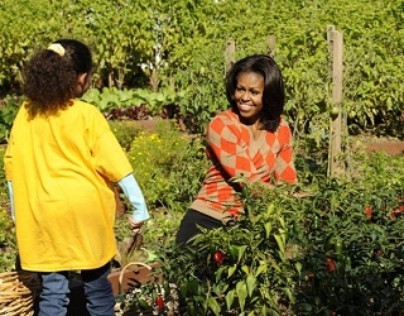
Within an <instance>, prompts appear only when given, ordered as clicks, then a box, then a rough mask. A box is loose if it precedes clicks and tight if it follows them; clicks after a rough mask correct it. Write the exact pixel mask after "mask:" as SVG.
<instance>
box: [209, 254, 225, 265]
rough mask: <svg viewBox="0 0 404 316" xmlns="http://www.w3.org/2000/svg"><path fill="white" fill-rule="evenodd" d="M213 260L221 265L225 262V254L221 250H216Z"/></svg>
mask: <svg viewBox="0 0 404 316" xmlns="http://www.w3.org/2000/svg"><path fill="white" fill-rule="evenodd" d="M212 258H213V260H214V261H215V262H216V263H217V264H218V265H219V266H220V265H222V264H223V262H224V259H225V254H224V253H223V251H221V250H216V251H215V252H214V253H213V255H212Z"/></svg>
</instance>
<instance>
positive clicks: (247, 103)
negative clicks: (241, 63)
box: [234, 72, 264, 124]
mask: <svg viewBox="0 0 404 316" xmlns="http://www.w3.org/2000/svg"><path fill="white" fill-rule="evenodd" d="M263 94H264V76H263V75H261V74H259V73H256V72H242V73H240V74H239V75H238V76H237V87H236V91H235V92H234V99H235V101H236V104H237V109H238V110H239V112H240V116H241V117H242V118H243V119H245V120H246V121H247V122H249V123H250V124H253V123H256V122H257V121H258V120H259V117H260V113H261V110H262V107H263V103H262V97H263Z"/></svg>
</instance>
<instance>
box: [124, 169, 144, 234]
mask: <svg viewBox="0 0 404 316" xmlns="http://www.w3.org/2000/svg"><path fill="white" fill-rule="evenodd" d="M118 184H119V186H120V187H121V189H122V191H123V193H124V194H125V195H126V196H127V197H128V200H129V201H130V203H131V204H132V206H133V208H134V210H133V212H132V214H131V215H130V216H129V218H128V221H129V225H130V227H131V229H132V230H137V229H139V228H140V227H141V226H142V225H143V224H144V221H146V220H148V219H149V218H150V215H149V212H148V211H147V206H146V202H145V200H144V196H143V193H142V191H141V190H140V187H139V185H138V183H137V182H136V179H135V177H134V176H133V174H132V173H130V174H129V175H127V176H126V177H124V178H122V179H121V180H120V181H119V182H118Z"/></svg>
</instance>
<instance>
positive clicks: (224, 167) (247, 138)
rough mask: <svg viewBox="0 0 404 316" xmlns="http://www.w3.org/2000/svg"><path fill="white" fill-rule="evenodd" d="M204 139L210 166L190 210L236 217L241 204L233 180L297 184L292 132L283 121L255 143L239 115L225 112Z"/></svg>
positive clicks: (213, 122)
mask: <svg viewBox="0 0 404 316" xmlns="http://www.w3.org/2000/svg"><path fill="white" fill-rule="evenodd" d="M206 138H207V155H208V158H209V159H210V161H211V166H210V167H209V169H208V172H207V175H206V177H205V179H204V181H203V183H202V188H201V190H200V191H199V193H198V195H197V197H196V201H195V202H194V203H193V204H192V205H191V208H193V209H196V210H198V211H201V212H205V213H206V212H210V211H212V210H215V211H220V212H228V213H230V214H232V215H235V216H237V215H238V214H239V213H240V212H242V204H241V202H240V201H239V200H237V190H236V189H235V186H237V185H238V184H234V183H232V181H231V180H232V179H233V178H240V177H243V178H245V180H246V181H247V182H255V181H262V182H269V181H270V180H271V179H272V177H274V179H275V180H277V181H284V182H288V183H296V182H297V175H296V169H295V167H294V162H293V154H292V136H291V131H290V128H289V125H288V124H287V122H286V121H285V120H284V119H281V121H280V125H279V127H278V129H277V131H276V132H269V131H267V132H265V134H262V135H261V136H260V137H259V138H258V139H256V140H254V139H253V137H252V134H251V133H250V131H249V129H248V128H247V127H246V126H245V125H243V124H241V123H240V121H239V118H238V115H237V114H235V113H234V112H233V111H232V110H227V111H225V112H222V113H220V114H218V115H217V116H216V117H214V118H213V119H212V121H211V122H210V124H209V126H208V130H207V134H206Z"/></svg>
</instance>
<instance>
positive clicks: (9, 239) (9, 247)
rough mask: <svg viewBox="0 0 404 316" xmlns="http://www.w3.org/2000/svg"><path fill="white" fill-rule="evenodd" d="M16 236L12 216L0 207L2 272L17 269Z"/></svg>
mask: <svg viewBox="0 0 404 316" xmlns="http://www.w3.org/2000/svg"><path fill="white" fill-rule="evenodd" d="M14 234H15V231H14V224H13V222H12V220H11V217H10V214H8V213H7V212H6V211H5V210H4V208H2V207H1V206H0V272H3V271H10V270H12V269H14V268H15V264H16V258H17V247H16V240H15V235H14Z"/></svg>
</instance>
